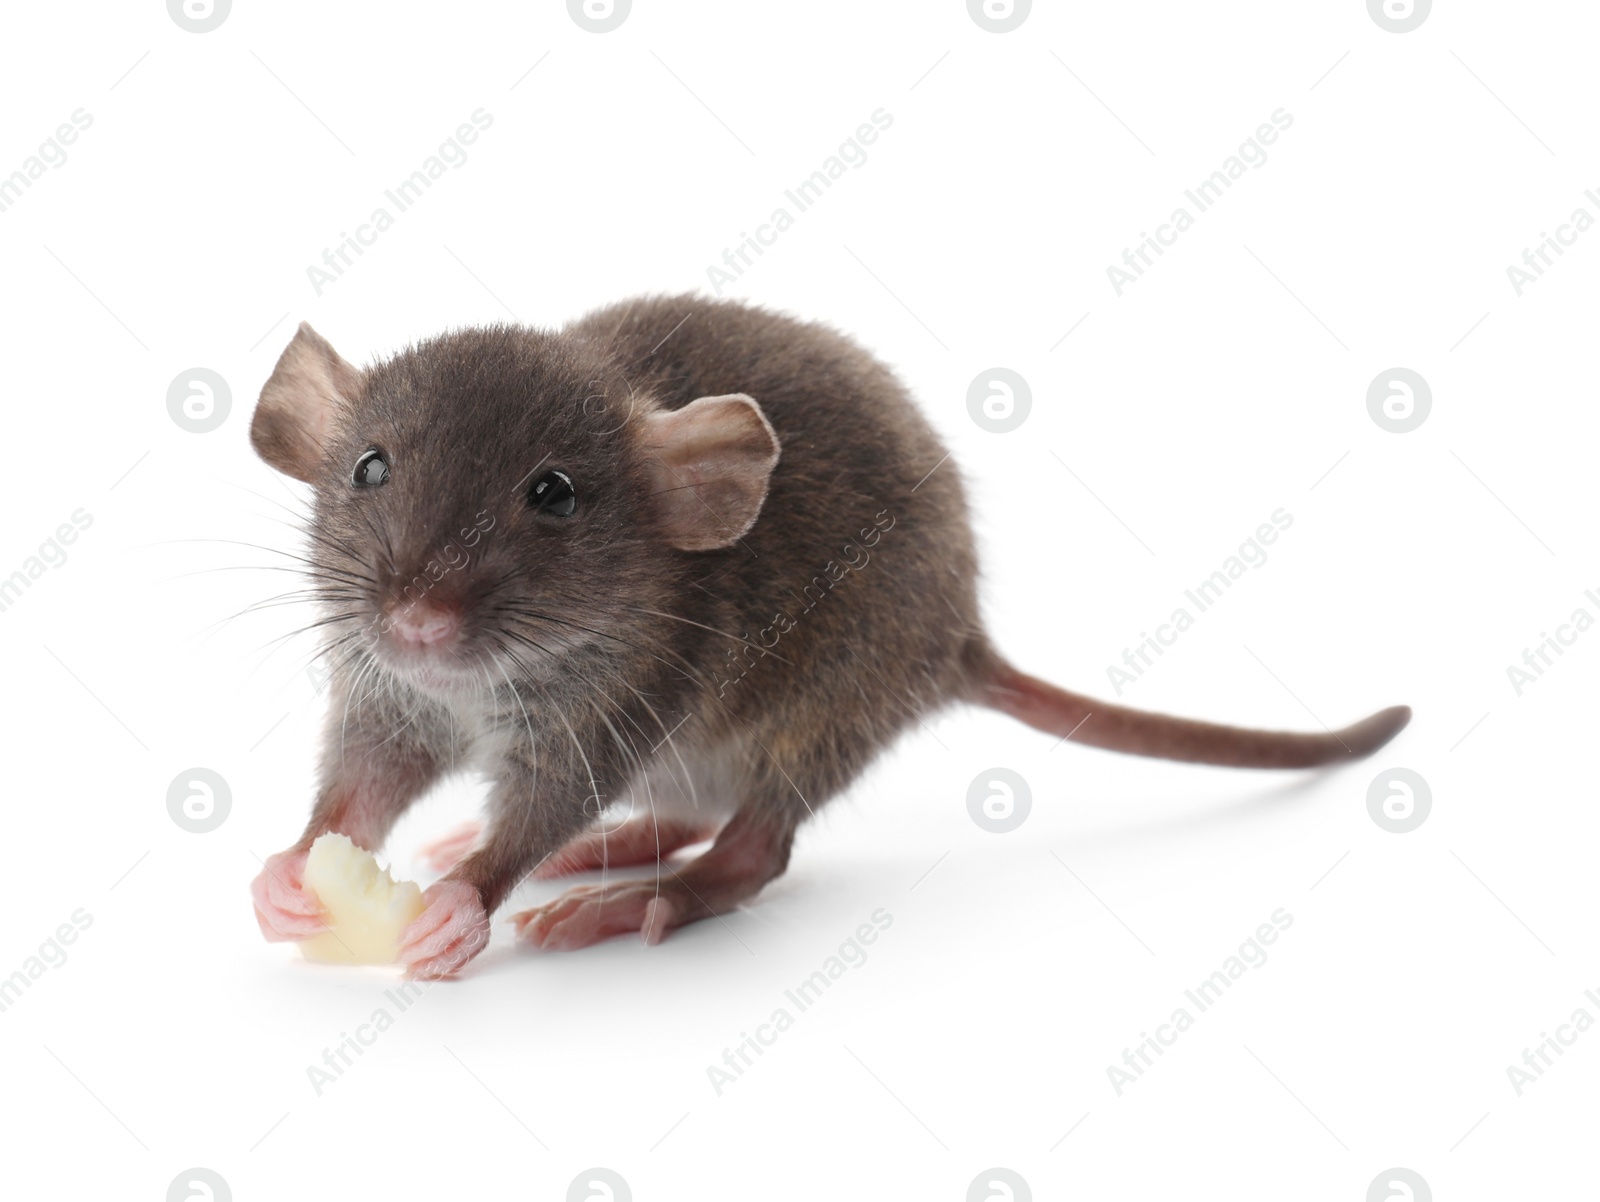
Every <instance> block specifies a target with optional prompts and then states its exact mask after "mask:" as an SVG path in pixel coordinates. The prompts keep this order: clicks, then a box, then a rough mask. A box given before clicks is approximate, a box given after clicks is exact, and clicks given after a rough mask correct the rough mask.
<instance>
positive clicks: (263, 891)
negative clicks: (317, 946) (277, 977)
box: [250, 851, 327, 943]
mask: <svg viewBox="0 0 1600 1202" xmlns="http://www.w3.org/2000/svg"><path fill="white" fill-rule="evenodd" d="M309 854H310V853H309V852H307V851H280V852H278V853H277V854H276V855H272V856H268V857H267V859H266V862H265V865H264V866H263V867H262V869H261V872H260V873H259V874H258V875H257V876H256V879H255V880H253V881H251V882H250V897H251V900H252V901H254V902H255V909H256V922H257V923H259V924H260V926H261V933H262V934H263V935H265V936H266V937H267V939H269V940H270V941H272V942H274V943H279V942H282V941H284V940H289V939H309V938H311V936H313V935H316V934H319V933H320V932H322V931H325V930H326V929H327V924H326V923H324V922H323V920H322V910H321V907H319V906H318V905H317V899H316V898H315V897H314V896H312V894H311V893H310V891H308V890H307V889H306V887H305V870H306V857H307V855H309Z"/></svg>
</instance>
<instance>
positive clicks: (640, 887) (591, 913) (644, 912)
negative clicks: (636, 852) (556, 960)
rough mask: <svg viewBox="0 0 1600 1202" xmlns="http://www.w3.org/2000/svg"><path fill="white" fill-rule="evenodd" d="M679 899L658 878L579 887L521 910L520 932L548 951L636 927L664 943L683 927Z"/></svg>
mask: <svg viewBox="0 0 1600 1202" xmlns="http://www.w3.org/2000/svg"><path fill="white" fill-rule="evenodd" d="M678 916H679V903H678V900H677V898H676V897H675V896H673V894H671V893H670V892H668V891H666V890H665V889H661V890H658V889H657V887H656V883H655V882H654V881H624V882H619V883H616V884H609V885H606V886H604V887H602V886H600V885H579V886H578V887H577V888H575V889H569V890H567V892H565V893H563V894H562V895H561V896H560V897H558V898H556V900H555V901H553V902H546V903H545V904H544V905H542V906H538V907H536V908H534V909H532V910H525V911H523V912H522V913H521V914H517V915H515V916H514V917H513V918H512V921H513V922H515V923H516V924H517V933H518V934H519V935H521V936H522V937H523V938H524V939H526V940H528V942H530V943H532V944H533V945H534V946H535V947H540V948H544V949H545V950H547V951H574V950H576V949H577V948H580V947H590V946H592V945H594V944H596V943H599V942H600V941H601V940H604V939H609V938H611V937H612V936H613V935H625V934H628V933H630V932H633V931H637V932H639V935H640V936H641V937H642V938H643V940H644V941H645V942H646V943H649V944H654V943H660V942H661V941H662V939H664V938H666V934H667V932H668V931H669V930H671V929H672V928H673V927H674V926H677V925H678V921H677V920H678Z"/></svg>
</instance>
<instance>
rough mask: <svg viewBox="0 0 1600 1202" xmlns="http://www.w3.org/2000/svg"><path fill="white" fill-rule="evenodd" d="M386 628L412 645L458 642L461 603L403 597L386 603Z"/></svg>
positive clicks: (388, 631) (425, 645)
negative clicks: (406, 598)
mask: <svg viewBox="0 0 1600 1202" xmlns="http://www.w3.org/2000/svg"><path fill="white" fill-rule="evenodd" d="M384 629H385V631H386V633H388V634H389V635H390V636H392V637H393V638H394V639H396V640H397V641H399V642H401V643H405V644H407V645H408V646H413V647H441V646H445V645H448V644H450V643H452V642H454V641H455V638H456V635H457V634H459V633H460V631H461V607H460V605H458V604H455V603H453V602H449V601H445V600H443V599H439V600H435V599H434V598H432V597H419V598H417V599H415V600H405V599H401V600H399V601H394V602H391V603H390V604H389V605H388V606H387V607H386V609H385V611H384Z"/></svg>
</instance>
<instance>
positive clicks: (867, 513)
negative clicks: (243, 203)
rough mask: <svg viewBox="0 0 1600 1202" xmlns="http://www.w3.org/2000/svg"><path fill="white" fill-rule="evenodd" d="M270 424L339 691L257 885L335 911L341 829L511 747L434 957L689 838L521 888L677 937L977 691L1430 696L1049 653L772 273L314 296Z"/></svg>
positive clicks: (1154, 739) (257, 429)
mask: <svg viewBox="0 0 1600 1202" xmlns="http://www.w3.org/2000/svg"><path fill="white" fill-rule="evenodd" d="M250 438H251V442H252V444H253V446H254V447H255V449H256V451H257V452H258V453H259V454H260V456H261V457H262V458H263V459H264V460H265V461H266V462H267V463H268V464H270V465H271V466H272V467H274V468H276V469H277V470H279V471H281V472H284V473H286V474H287V475H289V476H291V477H293V478H295V479H297V480H301V481H304V482H306V483H308V484H310V485H311V486H312V489H313V494H314V496H313V500H312V511H311V515H310V519H309V524H308V528H307V534H308V537H309V543H308V549H307V551H306V555H305V562H306V564H307V566H308V571H309V576H310V582H311V591H312V593H313V594H314V596H315V599H316V601H317V603H318V605H319V612H320V614H321V616H320V618H319V620H318V622H317V626H318V627H319V628H320V632H321V635H322V646H321V650H320V652H319V654H322V655H324V656H326V658H327V662H328V665H329V669H330V671H329V677H328V681H329V692H330V698H331V704H330V706H329V710H328V714H327V719H326V723H325V728H324V735H323V740H322V747H321V758H320V769H319V784H318V788H317V792H316V798H315V802H314V804H313V806H312V811H311V817H310V820H309V821H308V823H307V825H306V827H305V830H304V833H303V834H302V835H301V836H300V838H299V840H298V841H297V842H296V843H295V844H294V845H293V846H291V847H290V848H288V849H287V850H285V851H282V852H279V853H277V854H276V855H273V856H272V857H270V858H269V859H267V860H266V861H265V867H264V869H263V871H262V872H261V873H260V875H259V876H258V877H257V878H256V880H255V881H254V882H253V884H252V896H253V901H254V905H255V910H256V916H257V919H258V921H259V924H260V926H261V930H262V932H263V933H264V934H265V935H266V937H267V938H268V939H272V940H294V939H304V938H307V937H309V936H311V935H313V934H316V933H317V932H318V931H319V930H321V929H323V926H322V921H321V916H320V913H319V910H318V907H317V903H316V899H315V897H314V896H313V895H311V894H310V893H309V892H308V891H307V889H306V887H305V884H304V880H303V873H304V869H305V863H306V856H307V853H308V851H309V848H310V846H311V843H312V842H313V840H315V839H316V838H317V837H318V836H319V835H322V834H324V833H326V832H330V831H332V832H338V833H341V834H344V835H346V836H348V837H349V838H350V839H351V840H352V841H353V842H355V843H356V844H358V845H359V846H361V847H363V848H366V849H367V850H369V851H376V850H378V849H379V847H380V846H381V845H382V844H383V842H384V840H385V838H386V836H387V835H388V833H389V831H390V829H391V828H392V827H393V825H394V823H395V820H396V819H397V818H399V817H400V815H401V814H402V813H404V812H405V810H406V809H407V808H408V807H409V806H411V805H412V803H413V802H415V801H416V800H417V799H418V798H419V797H421V796H422V795H423V794H424V793H425V792H426V791H427V790H428V789H429V787H430V786H431V785H433V784H434V783H435V782H436V781H438V780H439V779H440V778H441V777H443V776H444V775H446V774H448V773H452V772H456V771H476V772H479V773H481V774H482V775H483V776H485V777H486V778H487V780H488V782H489V792H488V798H487V802H486V807H485V820H484V821H483V822H482V823H481V824H477V825H469V826H468V827H467V828H465V829H464V830H463V831H461V832H458V833H457V834H455V835H453V836H450V837H448V838H446V839H444V840H442V841H441V842H440V843H438V844H436V845H435V846H434V847H433V848H432V849H431V855H432V857H433V859H434V861H435V865H436V867H438V868H439V869H440V870H441V871H443V872H444V875H443V877H442V879H440V880H439V881H438V882H437V883H435V884H433V885H432V886H430V887H429V888H428V889H427V890H426V891H425V892H424V894H423V900H424V902H425V909H424V911H423V913H422V914H421V916H420V917H418V918H417V919H416V920H415V921H414V922H413V923H412V924H411V925H410V926H409V927H408V928H407V929H406V930H405V932H404V933H403V934H402V936H401V947H400V952H399V960H400V962H401V963H402V964H403V965H404V966H405V969H406V971H407V972H408V974H409V975H411V976H413V977H418V978H435V977H440V976H446V975H449V974H452V973H454V972H456V971H457V970H458V969H460V968H461V967H462V966H463V965H464V964H465V963H466V962H467V961H468V960H470V959H471V958H472V956H474V955H475V954H477V952H478V951H479V950H481V949H482V947H483V946H484V945H485V943H486V942H487V937H488V932H489V916H490V915H491V914H493V913H494V912H495V911H496V910H497V909H498V908H499V907H500V905H501V904H502V903H503V902H504V901H505V900H506V898H507V895H508V894H509V893H510V892H511V891H512V889H513V888H514V887H515V886H516V885H517V884H518V883H520V882H521V881H522V880H523V879H524V878H526V877H528V876H529V875H530V874H534V875H537V876H540V877H553V876H561V875H565V874H569V873H578V872H584V871H588V870H593V869H601V868H615V867H622V866H647V865H656V866H658V867H657V872H656V874H655V875H654V876H653V877H647V878H645V879H635V880H621V881H618V880H609V881H607V880H604V879H603V881H602V883H601V884H591V885H580V886H577V887H575V888H573V889H571V890H570V891H569V892H567V893H565V894H563V895H561V896H560V897H558V898H557V899H556V900H554V901H551V902H548V903H546V904H544V905H540V906H537V907H535V908H533V909H530V910H527V911H525V912H523V913H520V914H517V915H516V916H515V925H516V927H517V930H518V932H519V934H520V937H522V938H524V939H526V940H528V941H529V942H531V943H532V944H534V945H536V946H538V947H541V948H546V949H558V948H578V947H583V946H587V945H590V944H594V943H596V942H598V941H600V940H603V939H606V938H609V937H612V936H615V935H619V934H624V933H632V932H637V933H638V934H639V935H641V936H642V938H643V940H644V941H645V942H646V943H650V944H653V943H657V942H659V941H660V940H661V939H662V938H663V937H664V936H665V935H666V934H667V933H668V932H669V931H671V930H673V929H674V928H676V927H679V926H682V925H684V924H686V923H691V922H694V921H697V920H700V919H704V918H706V917H709V916H712V915H717V914H722V913H725V912H726V911H728V910H729V909H731V908H733V907H735V906H738V905H740V904H741V903H744V902H747V901H749V900H750V899H752V898H753V897H754V896H755V895H756V894H757V893H758V892H759V891H760V890H761V888H762V887H763V886H764V885H766V884H767V883H768V882H770V881H772V880H773V879H774V878H775V877H777V876H779V875H780V874H781V873H782V872H783V871H784V870H785V868H786V867H787V864H788V860H789V854H790V848H791V845H792V844H793V841H794V837H795V832H796V830H797V829H798V828H799V827H800V825H801V824H802V823H803V822H805V821H807V820H808V819H810V818H811V817H812V816H813V815H814V814H815V813H816V812H817V810H819V809H820V808H821V807H822V806H823V805H824V804H826V803H827V802H828V801H829V800H830V799H831V798H833V797H835V796H836V795H838V794H839V793H840V792H841V791H843V790H844V789H845V788H846V787H847V786H848V785H849V784H850V783H851V782H852V781H853V780H854V779H855V778H856V777H857V776H858V775H859V774H860V773H861V772H862V771H863V770H864V769H865V768H866V767H867V765H868V764H869V763H870V762H871V761H872V760H873V758H874V757H875V756H877V755H878V753H879V752H881V751H882V750H883V749H884V748H885V747H887V746H888V745H889V744H890V743H891V742H892V741H894V740H895V739H896V738H897V737H898V736H900V735H901V734H902V733H904V732H905V731H906V730H907V729H908V728H910V727H911V726H913V725H915V724H917V723H919V722H921V721H923V720H924V719H925V718H927V717H928V716H929V715H930V714H932V713H934V712H935V711H937V710H940V709H942V708H944V707H947V706H950V705H953V704H956V703H968V704H975V705H981V706H988V707H991V708H994V709H997V710H1000V711H1002V712H1004V713H1006V714H1009V715H1011V716H1013V717H1015V718H1018V719H1020V720H1021V721H1023V722H1025V723H1027V724H1029V725H1031V726H1033V727H1036V728H1038V729H1039V730H1041V731H1044V732H1045V733H1047V734H1049V735H1052V736H1054V737H1056V738H1057V739H1065V738H1070V739H1071V740H1072V741H1073V742H1075V743H1081V744H1086V745H1088V746H1091V747H1099V748H1105V749H1108V750H1112V751H1119V752H1127V753H1131V754H1134V755H1142V756H1158V757H1163V758H1166V759H1173V760H1185V761H1190V762H1194V763H1200V764H1215V765H1225V766H1233V767H1249V768H1278V769H1285V768H1311V767H1315V766H1318V765H1325V764H1333V763H1339V762H1343V761H1345V760H1349V759H1352V758H1354V757H1358V756H1364V755H1367V754H1369V753H1370V752H1372V751H1374V750H1375V749H1377V748H1379V747H1381V746H1383V745H1384V744H1385V743H1386V742H1388V741H1389V739H1390V738H1392V737H1393V736H1394V735H1395V734H1396V733H1397V732H1398V731H1399V730H1400V729H1401V728H1402V727H1404V726H1405V724H1406V723H1407V721H1408V720H1409V718H1410V713H1411V711H1410V710H1409V709H1408V708H1406V707H1404V706H1396V707H1393V708H1389V709H1385V710H1382V711H1380V712H1378V713H1375V714H1373V715H1372V716H1370V717H1368V718H1366V719H1364V720H1362V721H1360V722H1357V723H1355V724H1354V725H1352V726H1349V727H1346V728H1345V729H1343V730H1338V731H1332V732H1322V733H1292V732H1272V731H1257V730H1247V729H1241V728H1237V727H1232V726H1225V725H1217V724H1213V723H1209V722H1201V721H1195V720H1190V719H1186V718H1177V717H1167V716H1162V715H1157V714H1150V713H1144V712H1140V711H1137V710H1133V709H1128V708H1124V707H1122V706H1118V705H1112V704H1107V703H1105V702H1101V701H1098V700H1094V699H1092V698H1090V697H1087V696H1082V695H1079V694H1076V693H1071V692H1068V691H1066V690H1064V689H1061V688H1058V687H1056V686H1055V685H1053V684H1050V683H1048V682H1046V681H1043V680H1040V679H1037V678H1035V677H1033V676H1030V675H1028V674H1027V673H1025V672H1023V671H1022V670H1021V669H1019V668H1017V667H1014V666H1013V665H1012V664H1011V663H1010V661H1009V660H1007V659H1006V658H1005V657H1004V656H1003V655H1002V654H1001V653H1000V651H999V650H998V649H997V648H996V647H995V646H994V645H993V644H992V643H991V641H990V640H989V638H988V637H987V636H986V634H985V633H984V628H983V624H982V622H981V620H980V617H979V606H978V593H977V579H978V560H977V554H976V549H975V546H974V538H973V534H972V531H971V528H970V524H969V520H968V512H967V502H966V499H965V496H964V493H963V487H962V480H961V474H960V472H959V471H958V469H957V467H956V466H955V464H954V463H952V462H950V456H949V452H948V451H947V449H946V448H945V447H944V445H943V444H942V443H941V442H940V440H939V438H938V437H937V436H936V435H935V433H934V431H933V429H932V427H931V426H930V425H929V423H928V422H927V420H926V419H925V418H924V417H923V416H922V414H921V413H920V412H919V410H918V408H917V407H916V405H915V403H914V402H913V401H912V399H911V397H910V396H909V395H908V393H907V391H906V389H905V388H903V387H902V386H901V384H900V383H899V382H898V380H897V379H896V378H895V376H894V375H893V374H892V373H891V371H890V370H889V369H888V368H887V367H886V366H884V365H883V364H882V363H880V362H879V361H878V360H877V359H875V358H874V357H873V356H872V355H870V354H869V353H868V352H867V351H865V350H864V349H862V348H861V347H860V346H858V345H857V344H856V343H855V342H853V341H852V340H850V339H849V338H847V337H845V336H844V335H842V334H840V333H838V332H836V331H834V330H832V329H830V328H828V327H826V326H823V325H820V324H813V323H809V322H805V321H801V320H798V319H795V318H791V317H789V316H785V315H782V314H779V313H776V312H772V311H768V310H765V309H762V308H758V307H755V306H751V305H747V304H743V303H738V302H733V301H726V300H719V301H713V300H708V299H706V298H704V297H697V296H692V295H691V296H679V297H650V298H644V299H638V300H633V301H629V302H625V303H622V304H618V305H615V306H612V307H608V308H604V309H601V310H599V311H597V312H594V313H592V314H590V315H588V316H586V317H583V318H581V319H580V320H577V321H575V322H573V323H571V324H569V325H567V326H566V327H565V328H563V329H560V330H540V329H531V328H527V327H522V326H512V325H500V326H491V327H485V328H469V329H462V330H457V331H453V332H449V333H445V334H443V335H440V336H438V337H435V338H431V339H429V340H426V341H423V342H420V343H417V344H415V345H412V346H409V347H407V348H405V349H403V350H401V351H400V352H398V353H397V354H395V355H393V356H392V357H390V358H388V359H385V360H383V361H381V362H378V363H376V364H374V365H372V366H370V367H367V368H364V369H361V368H356V367H354V366H352V365H351V364H350V363H348V362H346V361H345V360H344V359H343V358H341V357H340V355H339V354H338V353H337V352H336V351H335V350H334V349H333V347H332V346H331V345H330V344H329V343H328V342H327V341H326V340H324V339H323V338H322V337H321V336H320V335H318V334H317V333H316V332H315V331H314V330H313V329H312V328H311V327H310V326H309V325H304V324H302V325H301V326H300V327H299V330H298V332H297V333H296V334H295V335H294V338H293V340H292V341H291V342H290V343H289V345H288V347H287V348H286V349H285V350H284V352H283V354H282V356H281V357H280V358H279V360H278V362H277V364H276V366H275V367H274V369H273V372H272V375H271V377H270V378H269V379H268V380H267V382H266V384H265V385H264V386H263V387H262V390H261V396H260V400H259V401H258V403H257V405H256V408H255V412H254V415H253V417H252V421H251V426H250ZM618 807H631V810H630V812H629V813H628V816H627V817H625V818H624V820H623V821H621V823H620V824H617V823H616V822H615V821H614V820H613V819H614V815H615V814H616V812H617V810H618ZM707 841H709V843H710V845H709V847H707V848H706V849H705V850H703V851H701V852H700V853H699V854H698V855H696V856H695V857H694V858H693V859H691V860H689V861H688V862H687V863H682V864H677V865H675V864H674V863H673V862H671V861H669V857H671V856H673V854H674V853H675V852H678V851H680V850H683V849H685V848H689V847H692V846H694V845H697V844H701V843H705V842H707Z"/></svg>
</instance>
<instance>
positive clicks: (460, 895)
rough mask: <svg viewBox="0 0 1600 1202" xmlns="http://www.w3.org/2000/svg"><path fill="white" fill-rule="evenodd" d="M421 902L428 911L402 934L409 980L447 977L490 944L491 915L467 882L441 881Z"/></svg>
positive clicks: (402, 948)
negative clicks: (425, 905) (426, 906)
mask: <svg viewBox="0 0 1600 1202" xmlns="http://www.w3.org/2000/svg"><path fill="white" fill-rule="evenodd" d="M422 900H423V901H425V902H427V904H428V908H427V909H426V910H424V911H423V912H422V913H421V915H420V916H418V918H417V919H416V921H415V922H413V923H412V924H411V925H410V926H408V927H406V929H405V930H404V931H402V932H401V933H400V956H399V959H400V963H401V964H403V965H405V967H406V975H407V976H408V977H413V978H417V979H421V980H429V979H432V978H436V977H448V976H449V975H450V974H451V973H454V972H456V971H457V970H459V969H460V968H461V966H462V965H464V964H465V963H466V962H467V961H468V960H470V959H472V957H474V956H476V955H477V954H478V953H479V952H481V951H482V950H483V949H484V946H485V945H486V944H487V943H488V942H489V915H488V912H487V911H486V910H485V909H484V908H483V898H482V897H481V896H480V895H479V893H478V891H477V890H476V889H474V888H473V887H472V886H471V885H469V884H467V883H466V882H465V881H440V882H438V883H437V884H435V885H432V886H430V887H429V888H428V889H427V890H425V891H424V892H423V894H422Z"/></svg>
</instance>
